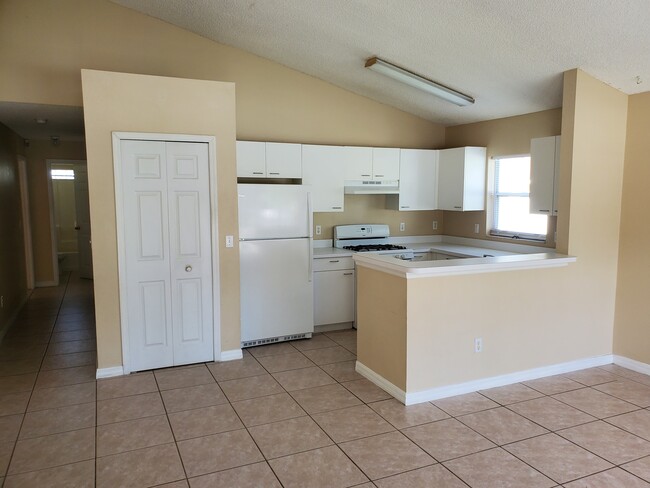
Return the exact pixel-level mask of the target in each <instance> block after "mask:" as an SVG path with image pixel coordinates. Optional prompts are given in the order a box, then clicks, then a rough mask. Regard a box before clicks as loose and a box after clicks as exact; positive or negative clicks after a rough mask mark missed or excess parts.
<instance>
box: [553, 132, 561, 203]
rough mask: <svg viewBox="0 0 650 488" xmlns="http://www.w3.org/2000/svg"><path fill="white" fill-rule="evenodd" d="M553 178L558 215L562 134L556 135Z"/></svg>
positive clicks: (554, 200) (554, 199)
mask: <svg viewBox="0 0 650 488" xmlns="http://www.w3.org/2000/svg"><path fill="white" fill-rule="evenodd" d="M553 166H554V170H553V173H554V175H555V176H554V178H553V215H557V209H558V195H559V194H560V136H555V164H554V165H553Z"/></svg>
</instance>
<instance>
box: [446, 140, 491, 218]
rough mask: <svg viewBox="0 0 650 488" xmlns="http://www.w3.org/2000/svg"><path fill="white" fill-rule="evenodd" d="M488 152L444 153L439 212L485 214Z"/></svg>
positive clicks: (458, 150) (481, 149) (478, 149)
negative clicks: (483, 212) (479, 212)
mask: <svg viewBox="0 0 650 488" xmlns="http://www.w3.org/2000/svg"><path fill="white" fill-rule="evenodd" d="M485 169H486V148H484V147H458V148H454V149H442V150H441V151H440V157H439V161H438V208H439V209H440V210H456V211H468V210H485Z"/></svg>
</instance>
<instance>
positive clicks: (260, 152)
mask: <svg viewBox="0 0 650 488" xmlns="http://www.w3.org/2000/svg"><path fill="white" fill-rule="evenodd" d="M237 176H241V177H253V178H264V177H265V176H266V143H264V142H251V141H237Z"/></svg>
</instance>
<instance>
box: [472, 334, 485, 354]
mask: <svg viewBox="0 0 650 488" xmlns="http://www.w3.org/2000/svg"><path fill="white" fill-rule="evenodd" d="M474 352H483V338H482V337H476V338H474Z"/></svg>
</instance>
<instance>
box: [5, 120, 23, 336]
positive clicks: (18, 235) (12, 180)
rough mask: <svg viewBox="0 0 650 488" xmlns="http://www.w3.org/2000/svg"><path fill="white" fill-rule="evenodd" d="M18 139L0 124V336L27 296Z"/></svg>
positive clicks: (20, 147)
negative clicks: (0, 302) (2, 302)
mask: <svg viewBox="0 0 650 488" xmlns="http://www.w3.org/2000/svg"><path fill="white" fill-rule="evenodd" d="M23 154H24V151H23V148H22V139H21V138H20V137H18V135H17V134H15V133H14V132H13V131H11V130H10V129H9V128H8V127H6V126H4V125H2V124H0V295H2V296H3V297H4V307H2V308H0V337H2V336H3V335H4V333H5V332H6V327H7V326H8V325H9V323H10V321H11V320H12V318H13V316H14V315H15V314H16V313H17V312H18V310H19V308H20V306H21V305H22V304H23V302H24V300H25V298H26V293H27V280H26V271H25V244H24V240H23V219H22V214H21V210H20V209H21V203H20V202H21V200H20V186H19V177H18V161H17V159H16V158H17V156H18V155H23Z"/></svg>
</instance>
